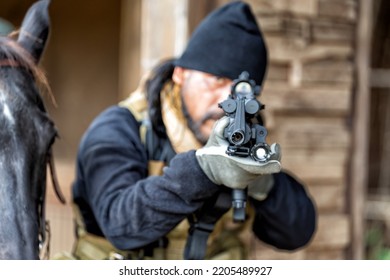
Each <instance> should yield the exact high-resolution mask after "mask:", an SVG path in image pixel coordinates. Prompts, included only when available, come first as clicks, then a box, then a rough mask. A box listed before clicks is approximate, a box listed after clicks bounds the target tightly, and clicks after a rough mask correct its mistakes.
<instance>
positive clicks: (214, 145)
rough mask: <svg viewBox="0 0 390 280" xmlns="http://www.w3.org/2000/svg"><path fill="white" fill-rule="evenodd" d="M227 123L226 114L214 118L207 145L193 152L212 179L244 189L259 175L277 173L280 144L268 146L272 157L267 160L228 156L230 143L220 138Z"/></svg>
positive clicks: (234, 187) (231, 186)
mask: <svg viewBox="0 0 390 280" xmlns="http://www.w3.org/2000/svg"><path fill="white" fill-rule="evenodd" d="M228 124H229V118H228V117H223V118H221V119H220V120H219V121H217V122H216V124H215V126H214V128H213V131H212V133H211V135H210V138H209V140H208V141H207V144H206V145H205V146H204V147H203V148H201V149H198V150H197V151H196V153H195V155H196V158H197V160H198V162H199V165H200V167H201V168H202V170H203V171H204V173H205V174H206V175H207V177H208V178H209V179H210V180H211V181H213V182H214V183H215V184H217V185H225V186H227V187H230V188H233V189H244V188H246V187H247V186H248V185H249V184H250V183H251V182H253V181H254V180H256V179H258V177H259V176H261V175H265V174H272V173H277V172H280V170H281V164H280V162H279V159H280V147H279V144H272V145H271V151H272V156H271V159H270V160H269V161H268V162H266V163H260V162H257V161H255V160H253V159H252V158H251V157H245V158H244V157H236V156H229V155H227V154H226V150H227V147H228V145H229V143H228V142H227V140H225V138H224V137H223V131H224V129H225V127H226V126H227V125H228Z"/></svg>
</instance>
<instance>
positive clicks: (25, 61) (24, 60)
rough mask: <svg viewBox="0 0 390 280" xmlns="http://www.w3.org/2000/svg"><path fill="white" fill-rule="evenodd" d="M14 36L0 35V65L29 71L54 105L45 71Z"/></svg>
mask: <svg viewBox="0 0 390 280" xmlns="http://www.w3.org/2000/svg"><path fill="white" fill-rule="evenodd" d="M14 36H15V33H12V34H11V35H9V36H5V37H0V66H10V67H19V68H20V67H21V68H23V69H25V70H26V71H28V72H30V73H31V74H32V75H33V78H34V80H35V82H36V84H37V86H38V87H39V90H40V92H43V93H46V94H48V95H49V96H50V98H51V101H52V102H53V104H54V105H56V102H55V100H54V96H53V95H52V93H51V89H50V85H49V82H48V80H47V77H46V74H45V72H44V71H43V69H42V68H41V67H40V66H39V65H38V64H37V63H36V62H35V60H34V58H33V57H32V56H31V55H30V54H29V53H28V52H27V51H26V50H25V49H24V48H23V47H21V46H20V45H19V44H18V43H17V42H16V41H15V40H14V38H13V37H14Z"/></svg>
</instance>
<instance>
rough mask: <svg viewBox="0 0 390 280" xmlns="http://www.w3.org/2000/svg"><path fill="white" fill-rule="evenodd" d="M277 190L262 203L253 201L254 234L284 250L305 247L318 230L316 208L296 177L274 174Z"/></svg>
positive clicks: (273, 189)
mask: <svg viewBox="0 0 390 280" xmlns="http://www.w3.org/2000/svg"><path fill="white" fill-rule="evenodd" d="M273 176H274V181H275V183H274V187H273V188H272V189H271V191H270V193H269V194H268V197H267V198H266V199H265V200H263V201H257V200H254V199H252V200H251V202H252V204H253V206H254V208H255V212H256V214H255V219H254V223H253V232H254V233H255V235H256V236H257V237H258V238H259V239H260V240H262V241H264V242H266V243H268V244H270V245H272V246H274V247H276V248H278V249H284V250H295V249H298V248H300V247H302V246H304V245H306V244H307V243H308V242H309V241H310V240H311V238H312V236H313V234H314V232H315V228H316V209H315V205H314V203H313V201H312V199H311V198H310V196H309V195H308V193H307V192H306V190H305V188H304V186H303V185H302V184H301V183H299V182H298V181H297V180H296V179H295V178H294V177H293V176H291V175H289V174H287V173H285V172H280V173H278V174H274V175H273Z"/></svg>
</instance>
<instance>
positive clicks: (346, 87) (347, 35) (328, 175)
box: [248, 0, 358, 259]
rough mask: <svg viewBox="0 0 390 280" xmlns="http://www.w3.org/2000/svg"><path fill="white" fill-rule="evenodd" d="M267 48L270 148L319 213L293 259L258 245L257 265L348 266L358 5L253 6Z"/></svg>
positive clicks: (322, 0) (265, 0) (313, 1)
mask: <svg viewBox="0 0 390 280" xmlns="http://www.w3.org/2000/svg"><path fill="white" fill-rule="evenodd" d="M248 2H250V3H251V4H252V7H253V10H254V12H255V13H256V16H257V18H258V21H259V24H260V26H261V27H262V29H263V32H264V35H265V38H266V42H267V44H268V48H269V58H270V67H269V71H268V76H267V81H266V83H265V84H264V90H263V95H262V96H261V99H262V101H263V102H264V103H265V104H266V110H265V116H266V121H267V128H268V130H269V133H270V134H269V141H270V142H279V143H280V145H281V147H282V164H283V166H284V168H285V169H287V170H289V171H291V172H293V173H294V174H296V175H297V176H298V177H299V178H300V179H301V180H302V181H303V182H304V183H305V184H306V186H307V188H308V190H309V192H310V193H311V195H312V196H313V198H314V200H315V202H316V205H317V209H318V214H319V215H318V228H317V231H316V234H315V237H314V238H313V240H312V242H311V243H310V244H309V246H307V247H306V248H304V249H302V250H298V251H297V252H294V253H287V252H278V251H277V250H276V251H275V250H273V249H271V248H268V247H267V246H264V245H263V244H261V243H260V242H258V241H254V243H255V244H256V246H255V248H256V249H255V250H254V251H253V256H254V257H255V258H266V259H269V258H276V259H279V258H283V259H284V258H288V259H290V258H292V259H345V258H347V250H348V247H349V245H350V241H351V237H350V216H349V213H348V205H347V202H348V196H347V195H348V194H347V171H348V160H349V152H350V149H349V147H350V143H351V127H350V125H349V118H350V114H351V108H352V104H351V100H352V91H353V84H354V67H355V66H354V42H355V32H356V21H357V8H358V7H357V1H354V0H341V1H333V0H304V1H290V0H276V1H275V0H273V1H271V0H253V1H248Z"/></svg>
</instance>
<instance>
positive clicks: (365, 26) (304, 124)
mask: <svg viewBox="0 0 390 280" xmlns="http://www.w3.org/2000/svg"><path fill="white" fill-rule="evenodd" d="M33 2H34V1H33V0H1V2H0V33H1V34H8V32H10V31H11V30H12V29H14V28H15V29H16V28H18V27H19V26H20V24H21V21H22V19H23V16H24V14H25V12H26V11H27V9H28V7H29V6H30V5H31V4H32V3H33ZM227 2H229V1H227V0H196V1H195V0H164V1H156V0H103V1H94V0H84V1H76V0H52V2H51V6H50V16H51V22H52V29H51V35H50V41H49V44H48V47H47V50H46V52H45V54H44V57H43V60H42V67H43V68H44V69H45V71H46V73H47V75H48V79H49V82H50V84H51V87H52V91H53V94H54V96H55V99H56V102H57V104H58V105H57V106H53V104H52V103H51V101H50V99H49V98H47V100H46V104H47V107H48V110H49V112H50V114H51V115H52V117H53V119H54V120H55V123H56V125H57V127H58V129H59V133H60V139H58V140H57V141H56V143H55V151H54V153H55V161H56V166H57V173H58V176H59V180H60V184H61V187H62V190H63V192H64V193H65V195H66V197H67V204H66V205H65V206H64V205H61V204H59V202H58V201H57V200H56V198H55V196H54V195H53V191H52V189H51V188H50V187H49V188H48V196H49V197H48V209H47V215H48V219H49V222H50V225H51V235H52V236H51V255H54V254H55V253H57V252H60V251H64V250H65V251H70V250H71V249H72V244H73V238H74V232H73V231H74V228H73V221H72V209H71V184H72V181H73V178H74V161H75V158H76V152H77V146H78V143H79V141H80V138H81V137H82V134H83V132H84V131H85V130H86V129H87V127H88V125H89V123H90V122H91V121H92V119H93V118H94V117H95V116H96V115H97V114H99V113H100V112H101V111H102V110H103V109H105V108H106V107H108V106H110V105H113V104H116V103H117V102H118V101H120V100H121V99H123V98H125V97H126V96H127V95H128V94H129V93H130V92H131V91H132V90H134V89H135V88H136V86H137V84H138V81H139V79H140V77H141V75H142V74H143V73H144V72H145V71H147V70H148V69H150V68H151V67H152V66H154V65H155V64H156V63H157V62H158V61H159V60H160V59H162V58H167V57H172V56H177V55H179V54H180V53H181V51H182V50H183V49H184V47H185V45H186V42H187V39H188V38H189V36H190V34H191V32H192V31H193V30H194V28H195V27H196V25H197V24H198V23H199V22H200V21H201V19H202V18H203V17H204V16H205V15H207V14H208V13H209V12H210V11H212V10H213V9H215V8H216V7H218V6H220V5H222V4H224V3H227ZM247 2H248V3H249V4H251V6H252V9H253V11H254V12H255V14H256V16H257V19H258V22H259V24H260V26H261V28H262V30H263V33H264V36H265V38H266V42H267V45H268V48H269V58H270V64H269V70H268V74H267V80H266V82H265V84H264V89H263V93H262V95H261V97H260V98H261V100H262V102H263V103H265V104H266V109H265V111H264V113H265V117H266V124H267V129H268V131H269V138H268V142H278V143H280V144H281V146H282V151H283V158H282V164H283V166H284V168H286V169H288V170H290V171H291V172H293V173H295V174H296V175H297V176H299V178H301V179H302V181H303V182H304V183H305V184H306V186H307V188H308V190H309V192H310V193H311V195H312V196H313V198H314V200H315V202H316V205H317V209H318V214H319V217H318V227H317V231H316V234H315V237H314V238H313V240H312V242H311V243H310V244H309V245H308V246H307V247H305V248H303V249H301V250H298V251H296V252H292V253H287V252H283V251H276V250H274V249H273V248H271V247H268V246H266V245H264V244H262V243H261V242H259V241H256V240H255V239H254V237H253V236H251V235H250V234H248V236H245V237H244V238H245V240H246V242H248V243H250V245H251V246H250V247H251V258H252V259H390V240H389V238H390V170H389V169H390V142H389V141H386V140H387V139H389V138H388V134H389V133H390V112H389V109H390V99H389V97H390V95H389V90H390V69H389V64H390V31H389V28H388V27H389V26H390V24H389V20H390V1H384V0H248V1H247ZM248 59H250V58H248Z"/></svg>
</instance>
